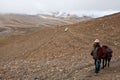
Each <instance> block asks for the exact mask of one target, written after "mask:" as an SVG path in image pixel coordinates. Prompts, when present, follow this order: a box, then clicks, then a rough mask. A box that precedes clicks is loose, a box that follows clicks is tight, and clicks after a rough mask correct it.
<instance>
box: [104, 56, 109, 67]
mask: <svg viewBox="0 0 120 80" xmlns="http://www.w3.org/2000/svg"><path fill="white" fill-rule="evenodd" d="M107 61H108V59H107V57H105V66H104V67H106V66H107Z"/></svg>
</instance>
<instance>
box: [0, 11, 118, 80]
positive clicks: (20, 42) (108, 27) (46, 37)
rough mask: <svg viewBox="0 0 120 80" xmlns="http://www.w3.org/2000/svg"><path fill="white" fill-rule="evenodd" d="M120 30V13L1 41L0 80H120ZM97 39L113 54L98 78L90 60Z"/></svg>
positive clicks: (46, 28)
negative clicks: (108, 65) (110, 49)
mask: <svg viewBox="0 0 120 80" xmlns="http://www.w3.org/2000/svg"><path fill="white" fill-rule="evenodd" d="M22 25H23V24H21V26H22ZM119 26H120V13H116V14H113V15H109V16H105V17H101V18H97V19H92V20H89V21H83V22H79V23H76V24H70V25H66V26H58V27H44V28H37V30H36V28H35V31H34V30H33V31H31V32H29V33H27V34H26V33H23V34H22V35H17V36H11V37H7V38H6V37H5V38H1V39H0V79H1V80H120V68H119V66H120V54H119V52H120V50H119V48H120V36H119V34H120V27H119ZM66 28H67V30H66V31H65V29H66ZM1 30H4V29H1ZM2 36H3V35H2ZM96 38H98V39H100V41H101V44H106V45H108V46H110V47H111V48H112V49H113V52H114V53H113V57H112V61H111V64H110V68H108V67H106V68H105V69H102V70H101V71H100V73H99V74H97V75H96V74H95V73H94V65H93V59H92V57H91V56H90V52H91V50H92V46H93V42H94V40H95V39H96Z"/></svg>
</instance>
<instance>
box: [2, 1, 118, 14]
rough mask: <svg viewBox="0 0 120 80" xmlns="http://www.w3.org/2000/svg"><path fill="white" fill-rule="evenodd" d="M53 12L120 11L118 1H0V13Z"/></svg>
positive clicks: (103, 12) (92, 12)
mask: <svg viewBox="0 0 120 80" xmlns="http://www.w3.org/2000/svg"><path fill="white" fill-rule="evenodd" d="M54 11H60V12H68V13H69V12H70V13H76V14H82V13H86V14H98V15H103V14H109V13H114V12H116V11H120V0H0V13H26V14H37V13H43V12H54Z"/></svg>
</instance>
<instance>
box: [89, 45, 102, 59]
mask: <svg viewBox="0 0 120 80" xmlns="http://www.w3.org/2000/svg"><path fill="white" fill-rule="evenodd" d="M96 48H97V50H96ZM91 55H92V56H93V59H101V58H102V56H103V52H102V48H101V47H100V45H96V46H95V47H94V49H93V50H92V52H91Z"/></svg>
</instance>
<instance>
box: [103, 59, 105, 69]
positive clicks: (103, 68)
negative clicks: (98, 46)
mask: <svg viewBox="0 0 120 80" xmlns="http://www.w3.org/2000/svg"><path fill="white" fill-rule="evenodd" d="M104 61H105V59H104V58H102V69H104V66H105V65H104Z"/></svg>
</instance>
